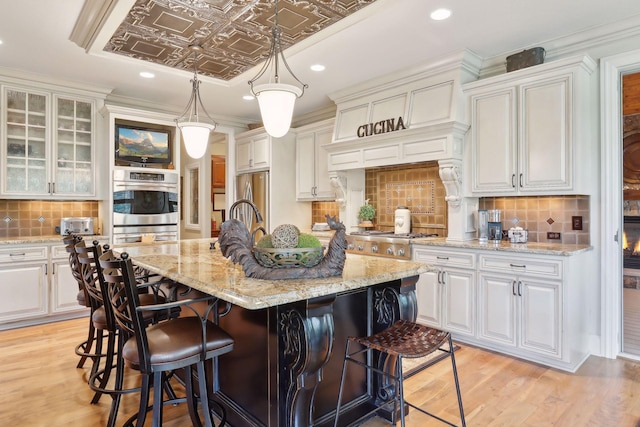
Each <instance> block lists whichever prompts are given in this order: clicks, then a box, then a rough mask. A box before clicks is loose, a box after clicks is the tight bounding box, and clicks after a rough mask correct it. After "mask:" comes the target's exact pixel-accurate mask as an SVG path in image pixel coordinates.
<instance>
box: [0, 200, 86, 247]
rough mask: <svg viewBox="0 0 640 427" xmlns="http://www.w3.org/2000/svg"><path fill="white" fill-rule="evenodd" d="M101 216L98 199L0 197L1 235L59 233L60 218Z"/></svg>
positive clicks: (26, 235) (30, 235) (21, 235)
mask: <svg viewBox="0 0 640 427" xmlns="http://www.w3.org/2000/svg"><path fill="white" fill-rule="evenodd" d="M70 216H88V217H94V218H97V217H98V202H97V201H89V202H87V201H82V202H70V201H46V200H45V201H43V200H4V199H1V200H0V238H7V237H37V236H51V235H54V234H56V232H55V228H56V227H58V226H59V225H60V219H61V218H66V217H70Z"/></svg>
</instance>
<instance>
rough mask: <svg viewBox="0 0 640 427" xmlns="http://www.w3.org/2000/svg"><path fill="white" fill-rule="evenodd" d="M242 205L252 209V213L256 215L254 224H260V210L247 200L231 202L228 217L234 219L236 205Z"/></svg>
mask: <svg viewBox="0 0 640 427" xmlns="http://www.w3.org/2000/svg"><path fill="white" fill-rule="evenodd" d="M242 204H248V205H249V206H251V208H252V209H253V213H254V214H255V215H256V222H257V223H260V222H262V221H263V220H262V214H261V213H260V210H259V209H258V207H257V206H256V205H255V203H253V202H252V201H251V200H249V199H240V200H236V201H235V202H233V204H232V205H231V207H230V208H229V217H231V218H236V208H237V207H238V205H242Z"/></svg>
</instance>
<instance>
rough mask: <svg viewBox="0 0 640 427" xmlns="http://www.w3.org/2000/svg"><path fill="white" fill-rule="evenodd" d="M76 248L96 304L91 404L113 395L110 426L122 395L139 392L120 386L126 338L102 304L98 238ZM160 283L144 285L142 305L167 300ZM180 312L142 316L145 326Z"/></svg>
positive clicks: (174, 310)
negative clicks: (104, 343) (105, 345)
mask: <svg viewBox="0 0 640 427" xmlns="http://www.w3.org/2000/svg"><path fill="white" fill-rule="evenodd" d="M105 249H108V245H105ZM75 250H76V255H77V258H78V263H79V265H80V272H81V276H82V281H83V284H84V287H85V291H86V292H87V294H88V295H89V298H90V300H91V301H92V302H93V304H92V305H94V306H96V307H98V308H97V309H96V310H95V311H94V312H93V315H92V319H91V320H92V323H93V325H94V328H95V329H96V331H97V334H96V335H97V340H96V342H97V344H96V350H95V353H93V354H92V358H93V365H92V368H91V374H90V377H89V387H91V389H92V390H93V391H94V392H95V394H94V396H93V399H92V400H91V403H92V404H95V403H98V401H99V400H100V397H101V396H102V395H103V394H107V395H109V396H110V397H111V398H112V403H111V410H110V412H109V419H108V421H107V426H108V427H113V426H114V425H115V421H116V417H117V413H118V408H119V406H120V400H121V398H122V396H123V395H124V394H128V393H137V392H139V391H140V388H139V387H134V388H128V389H125V388H123V379H124V362H123V360H122V357H121V356H120V354H121V353H122V347H123V346H124V342H125V341H126V339H127V337H126V336H123V334H122V332H121V331H120V330H119V328H118V325H117V323H116V320H115V316H114V312H113V308H112V307H111V305H110V304H108V303H105V295H106V288H105V286H106V284H105V283H103V282H102V281H101V280H100V273H99V272H100V269H101V267H100V264H99V263H98V258H99V257H100V255H102V253H103V252H102V248H101V246H100V243H99V242H98V241H94V242H93V245H92V246H86V245H85V242H84V241H80V242H79V243H77V244H76V245H75ZM135 278H136V282H137V281H144V280H147V277H146V276H143V277H142V278H140V279H139V278H138V277H137V276H135ZM162 283H164V282H162ZM159 284H160V282H153V284H145V286H144V292H143V293H142V294H141V295H139V301H140V303H141V304H142V305H154V304H162V303H166V302H167V301H168V300H167V298H166V297H165V295H161V294H160V293H159V292H161V291H160V290H159V289H158V286H159ZM149 288H152V289H154V292H152V293H148V290H149ZM179 315H180V309H179V307H178V308H175V309H172V310H169V311H168V312H162V313H158V312H155V313H154V312H147V313H145V314H144V316H143V320H144V325H145V326H147V325H149V324H152V323H156V322H158V321H160V320H164V319H167V318H169V317H178V316H179ZM105 334H106V339H107V348H106V350H104V351H103V345H102V344H103V337H104V336H105ZM103 359H104V364H103V366H102V367H101V361H102V360H103ZM114 370H115V381H114V385H113V386H108V383H109V379H110V377H111V373H112V371H114ZM167 392H168V393H170V394H172V393H173V390H167Z"/></svg>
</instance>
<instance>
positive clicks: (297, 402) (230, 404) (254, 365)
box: [114, 239, 429, 427]
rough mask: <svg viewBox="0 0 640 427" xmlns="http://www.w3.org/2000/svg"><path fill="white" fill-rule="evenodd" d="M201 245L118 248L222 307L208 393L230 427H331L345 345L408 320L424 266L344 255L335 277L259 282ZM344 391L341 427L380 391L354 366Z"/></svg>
mask: <svg viewBox="0 0 640 427" xmlns="http://www.w3.org/2000/svg"><path fill="white" fill-rule="evenodd" d="M211 242H212V240H210V239H198V240H183V241H179V242H168V243H164V242H155V243H150V244H134V245H119V246H117V247H115V248H114V249H115V250H116V251H117V252H127V253H128V254H129V255H130V257H131V258H132V260H133V261H134V263H135V264H137V265H139V266H141V267H143V268H146V269H148V270H150V271H152V272H154V273H158V274H161V275H163V276H165V277H168V278H171V279H173V280H175V281H176V282H179V283H182V284H184V285H187V286H189V287H191V288H193V289H195V290H197V291H200V292H203V293H206V294H209V295H213V296H216V297H218V298H220V299H221V300H223V301H226V302H228V303H229V304H230V310H229V312H228V313H226V314H225V315H224V316H222V317H221V318H220V321H219V323H220V325H221V327H223V328H224V329H225V330H227V331H228V332H229V334H231V336H232V337H233V338H234V340H235V346H234V350H233V352H231V353H230V354H228V355H225V356H222V357H221V358H220V360H219V367H218V369H217V377H216V378H214V379H213V381H212V386H213V387H214V391H215V392H216V398H217V399H218V400H219V401H220V402H222V404H223V406H224V407H225V409H226V411H227V415H228V418H229V422H230V424H231V425H232V426H247V425H255V426H282V427H285V426H286V427H289V426H292V427H293V426H296V427H304V426H310V425H314V426H328V425H333V417H334V415H335V406H336V402H337V395H338V386H339V380H340V372H341V368H342V360H343V357H344V345H345V342H346V338H347V337H348V336H351V335H359V336H364V335H368V334H371V333H375V332H378V331H380V330H382V329H384V328H386V327H387V326H389V325H390V324H392V323H393V322H394V321H396V320H398V319H400V318H403V319H409V320H414V319H415V317H416V298H415V283H416V282H417V279H418V276H419V274H421V273H424V272H427V271H428V269H429V268H428V267H427V266H425V265H424V264H420V263H414V262H409V261H398V260H392V259H385V258H377V257H367V256H360V255H351V254H348V255H347V260H346V263H345V267H344V270H343V273H342V275H341V276H336V277H329V278H322V279H302V280H299V279H292V280H280V281H272V280H259V279H251V278H247V277H246V276H245V274H244V272H243V271H242V268H241V267H240V266H238V265H235V264H233V263H232V262H231V261H229V260H228V259H226V258H224V257H223V256H222V254H221V253H220V250H219V249H218V248H216V249H211V248H210V244H211ZM349 378H350V379H349V382H348V385H347V387H346V388H345V395H344V398H343V401H344V402H348V404H347V405H345V406H344V409H345V413H344V415H342V416H341V418H340V420H341V423H342V422H344V423H345V424H347V423H348V422H349V420H352V419H354V418H355V417H357V416H358V415H359V414H361V413H364V412H366V411H368V409H369V408H371V406H372V405H378V404H380V403H381V399H384V398H385V397H384V395H385V393H382V392H380V393H379V391H380V390H379V388H380V384H379V383H378V381H377V379H376V378H374V377H370V376H369V377H368V376H366V375H365V374H364V372H362V371H360V370H357V369H353V370H352V373H350V377H349Z"/></svg>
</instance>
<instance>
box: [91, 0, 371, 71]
mask: <svg viewBox="0 0 640 427" xmlns="http://www.w3.org/2000/svg"><path fill="white" fill-rule="evenodd" d="M374 1H375V0H320V1H315V2H311V1H296V0H280V1H279V4H278V25H279V28H280V29H281V31H282V34H281V45H282V48H283V49H286V48H288V47H289V46H291V45H293V44H295V43H298V42H300V41H301V40H304V39H305V38H307V37H309V36H310V35H313V34H315V33H318V32H319V31H322V30H323V29H325V28H326V27H328V26H329V25H331V24H334V23H335V22H337V21H339V20H341V19H343V18H345V17H347V16H349V15H351V14H352V13H354V12H356V11H358V10H359V9H361V8H363V7H365V6H367V5H368V4H370V3H373V2H374ZM274 16H275V7H274V3H273V1H272V0H137V1H136V2H135V4H134V5H133V7H132V8H131V9H130V10H129V12H128V13H127V15H126V17H125V18H124V20H123V21H122V23H121V24H120V25H119V26H118V28H117V30H116V31H115V32H114V34H113V36H112V37H111V38H110V39H109V41H108V43H107V44H106V46H105V47H104V50H105V51H107V52H112V53H116V54H119V55H125V56H128V57H131V58H136V59H141V60H144V61H149V62H153V63H156V64H162V65H166V66H169V67H174V68H179V69H184V70H193V58H194V56H193V53H192V51H191V50H190V49H189V47H188V46H189V45H190V44H192V43H194V42H198V43H199V44H200V45H201V47H202V50H201V51H199V52H198V53H197V67H198V71H199V72H200V73H201V74H204V75H207V76H210V77H214V78H217V79H221V80H226V81H228V80H230V79H232V78H234V77H237V76H238V75H240V74H242V73H243V72H245V71H246V70H247V69H249V68H251V67H253V66H255V65H258V64H259V63H260V62H262V61H264V60H265V59H266V58H267V56H268V52H269V48H270V46H271V39H272V36H271V29H272V28H273V25H274V21H275V19H274Z"/></svg>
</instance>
